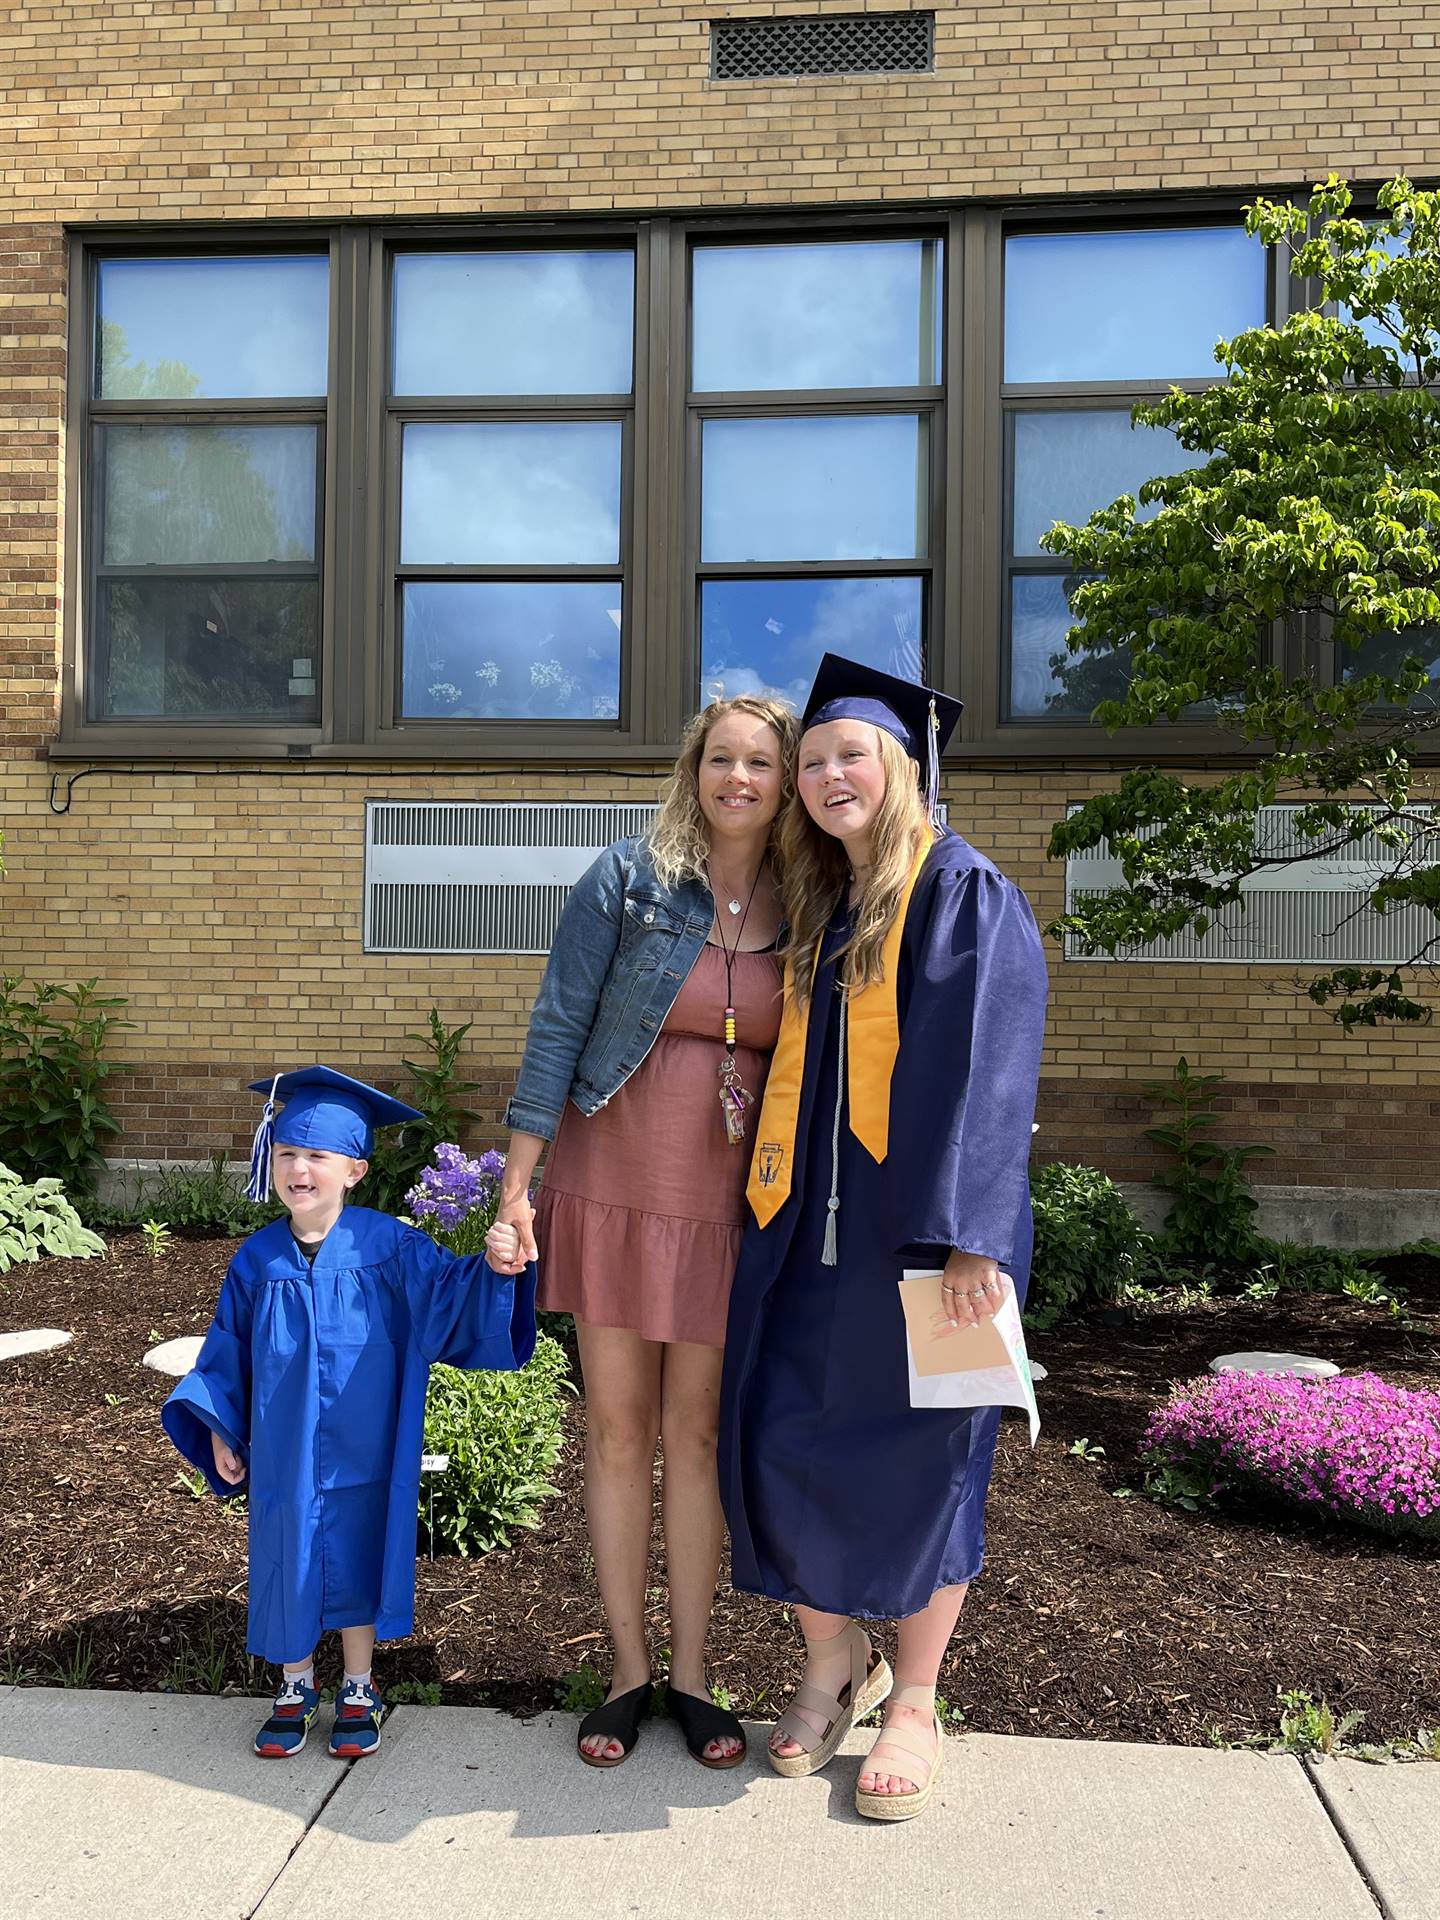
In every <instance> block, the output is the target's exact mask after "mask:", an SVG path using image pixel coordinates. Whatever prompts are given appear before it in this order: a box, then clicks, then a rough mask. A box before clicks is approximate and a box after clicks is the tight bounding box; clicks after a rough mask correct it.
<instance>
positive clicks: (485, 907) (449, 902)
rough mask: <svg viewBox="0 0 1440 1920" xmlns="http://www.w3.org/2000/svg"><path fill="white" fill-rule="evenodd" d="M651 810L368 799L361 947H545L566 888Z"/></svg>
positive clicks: (641, 826) (636, 829)
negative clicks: (363, 918)
mask: <svg viewBox="0 0 1440 1920" xmlns="http://www.w3.org/2000/svg"><path fill="white" fill-rule="evenodd" d="M654 816H655V808H654V807H653V806H650V805H643V806H642V805H637V806H626V805H614V806H607V805H602V804H598V803H595V802H580V801H556V802H553V803H547V802H535V803H533V804H532V803H524V804H514V805H509V804H505V805H491V804H489V803H486V802H471V801H429V800H403V801H397V800H368V801H366V803H365V951H366V952H367V953H548V952H549V951H550V943H551V941H552V940H553V939H554V937H555V927H556V924H557V922H558V921H559V918H560V910H561V908H562V907H563V906H564V905H565V899H566V895H567V894H568V893H569V891H570V889H571V887H572V886H574V884H575V882H576V881H577V880H578V879H579V878H580V876H581V874H582V873H584V871H585V869H586V868H587V867H588V866H589V865H590V863H591V861H592V860H593V859H594V858H595V856H596V854H597V853H599V852H600V851H601V849H602V848H604V847H608V846H609V845H610V842H611V841H612V840H620V839H623V838H625V836H626V835H628V834H633V833H643V832H644V830H645V828H646V827H648V826H649V824H650V822H651V820H652V819H653V818H654Z"/></svg>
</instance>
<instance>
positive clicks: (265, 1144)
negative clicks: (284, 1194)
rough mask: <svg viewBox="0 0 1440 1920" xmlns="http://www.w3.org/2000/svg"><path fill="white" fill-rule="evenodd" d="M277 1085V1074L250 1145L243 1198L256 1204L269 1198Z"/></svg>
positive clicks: (278, 1078)
mask: <svg viewBox="0 0 1440 1920" xmlns="http://www.w3.org/2000/svg"><path fill="white" fill-rule="evenodd" d="M279 1084H280V1076H279V1074H278V1073H277V1074H276V1076H275V1078H274V1079H273V1080H272V1081H271V1082H270V1093H269V1096H268V1097H267V1099H266V1101H265V1111H264V1112H263V1113H262V1114H261V1115H260V1124H259V1126H258V1127H256V1129H255V1138H254V1139H253V1140H252V1141H251V1143H250V1178H249V1179H248V1180H247V1181H246V1182H245V1197H246V1198H247V1199H248V1200H254V1201H256V1202H257V1203H263V1202H264V1201H266V1200H268V1199H269V1197H270V1149H271V1148H272V1147H273V1146H274V1144H275V1089H276V1087H278V1086H279Z"/></svg>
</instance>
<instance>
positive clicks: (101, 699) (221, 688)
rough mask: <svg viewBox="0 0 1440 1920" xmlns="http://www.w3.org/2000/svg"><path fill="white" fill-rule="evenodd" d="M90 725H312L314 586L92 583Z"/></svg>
mask: <svg viewBox="0 0 1440 1920" xmlns="http://www.w3.org/2000/svg"><path fill="white" fill-rule="evenodd" d="M96 625H97V628H98V633H97V639H98V642H99V648H98V662H99V673H98V675H97V678H98V682H99V684H98V687H97V690H96V694H95V711H94V717H95V718H97V719H102V720H123V719H142V718H154V719H178V718H182V717H190V718H195V717H207V716H208V717H213V718H216V719H222V720H270V721H283V722H287V723H290V724H294V725H305V726H310V725H313V724H314V723H315V722H316V721H317V720H318V718H319V700H318V698H317V692H318V681H317V675H318V672H319V667H320V587H319V583H318V581H315V580H255V579H239V580H217V579H213V578H211V579H203V580H197V579H193V578H191V579H187V580H173V579H172V580H166V579H163V578H161V579H147V580H102V581H101V582H100V583H99V587H98V590H97V595H96Z"/></svg>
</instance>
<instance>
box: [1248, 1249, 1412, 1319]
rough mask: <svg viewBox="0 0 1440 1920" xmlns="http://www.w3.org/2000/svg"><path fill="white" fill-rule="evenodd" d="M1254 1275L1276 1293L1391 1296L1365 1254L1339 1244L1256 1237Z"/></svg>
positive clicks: (1361, 1297)
mask: <svg viewBox="0 0 1440 1920" xmlns="http://www.w3.org/2000/svg"><path fill="white" fill-rule="evenodd" d="M1255 1254H1256V1267H1255V1278H1256V1280H1258V1281H1261V1282H1267V1283H1269V1284H1271V1285H1273V1287H1274V1289H1275V1291H1276V1292H1277V1293H1344V1294H1349V1295H1350V1296H1351V1298H1352V1299H1356V1300H1368V1301H1371V1302H1373V1303H1374V1304H1376V1305H1383V1304H1384V1303H1385V1302H1387V1301H1389V1300H1392V1299H1393V1298H1394V1297H1395V1296H1394V1295H1393V1294H1392V1293H1391V1292H1390V1291H1389V1290H1388V1289H1387V1288H1386V1286H1385V1284H1384V1282H1383V1280H1382V1279H1381V1277H1380V1275H1379V1274H1378V1273H1376V1272H1375V1270H1374V1268H1373V1267H1371V1266H1369V1265H1367V1263H1366V1258H1365V1255H1363V1254H1360V1253H1347V1252H1345V1251H1344V1250H1343V1249H1341V1248H1339V1247H1302V1246H1300V1245H1298V1244H1297V1243H1296V1242H1295V1241H1294V1240H1259V1241H1257V1242H1256V1245H1255Z"/></svg>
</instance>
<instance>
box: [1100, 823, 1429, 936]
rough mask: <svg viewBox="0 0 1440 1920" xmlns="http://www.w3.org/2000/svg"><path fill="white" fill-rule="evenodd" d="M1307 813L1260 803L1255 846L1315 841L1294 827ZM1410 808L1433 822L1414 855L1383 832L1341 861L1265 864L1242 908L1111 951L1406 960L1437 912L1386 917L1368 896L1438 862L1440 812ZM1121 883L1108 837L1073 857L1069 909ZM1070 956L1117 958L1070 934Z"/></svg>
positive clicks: (1410, 910)
mask: <svg viewBox="0 0 1440 1920" xmlns="http://www.w3.org/2000/svg"><path fill="white" fill-rule="evenodd" d="M1071 811H1072V812H1074V811H1075V809H1074V808H1072V809H1071ZM1299 811H1300V809H1299V807H1294V806H1287V807H1262V808H1261V810H1260V814H1259V817H1258V819H1257V820H1256V823H1255V844H1256V847H1257V850H1259V851H1260V852H1262V853H1264V854H1265V855H1267V856H1280V857H1283V856H1285V855H1287V854H1294V853H1301V852H1303V851H1304V850H1305V848H1306V846H1307V845H1311V844H1313V842H1307V841H1305V840H1303V839H1302V838H1301V836H1300V835H1299V834H1298V833H1297V832H1296V831H1295V825H1294V821H1295V815H1296V814H1297V813H1298V812H1299ZM1410 811H1411V813H1412V814H1413V815H1414V816H1415V818H1416V819H1417V820H1423V821H1425V822H1428V823H1429V824H1428V825H1423V826H1417V827H1416V828H1415V830H1414V833H1413V837H1412V840H1411V844H1410V848H1409V851H1408V852H1407V853H1403V854H1402V853H1401V852H1398V851H1397V850H1396V849H1395V848H1394V847H1388V846H1386V844H1385V843H1384V841H1382V840H1381V839H1380V838H1379V837H1378V836H1377V835H1375V834H1366V835H1365V836H1364V837H1363V838H1362V839H1360V840H1358V841H1356V842H1355V843H1354V845H1352V846H1350V847H1347V848H1346V849H1345V853H1344V856H1343V858H1340V859H1335V860H1310V861H1307V862H1306V863H1305V864H1304V865H1303V866H1298V867H1276V868H1270V869H1267V870H1266V871H1264V872H1262V873H1257V874H1253V875H1251V877H1250V878H1249V879H1248V880H1243V881H1242V882H1241V883H1240V884H1241V891H1242V893H1243V894H1244V896H1245V905H1244V908H1243V909H1241V908H1238V907H1232V908H1227V909H1226V911H1225V912H1224V913H1222V914H1220V915H1218V916H1217V918H1216V921H1215V924H1214V925H1213V926H1212V927H1211V928H1210V929H1209V931H1208V932H1206V933H1205V934H1204V935H1199V936H1197V935H1196V934H1194V933H1189V932H1187V933H1182V934H1179V935H1177V936H1176V938H1174V939H1173V940H1154V941H1150V942H1148V943H1147V944H1146V945H1144V946H1139V947H1125V948H1123V949H1122V950H1121V951H1120V952H1119V953H1118V954H1116V955H1114V956H1113V957H1114V958H1115V959H1116V960H1120V961H1127V960H1149V961H1169V960H1189V961H1198V962H1202V963H1205V962H1209V963H1215V962H1228V963H1230V964H1232V965H1237V966H1306V967H1308V966H1336V967H1340V966H1395V965H1399V964H1400V963H1401V962H1402V961H1405V960H1408V959H1409V958H1410V956H1411V955H1412V954H1414V953H1417V952H1418V951H1419V950H1420V948H1421V947H1422V946H1423V945H1424V944H1425V942H1426V941H1427V940H1429V939H1433V938H1434V935H1435V918H1434V915H1433V914H1431V913H1429V912H1428V911H1427V910H1426V909H1425V908H1424V907H1402V908H1398V909H1395V910H1392V911H1391V912H1389V913H1386V914H1383V915H1382V914H1377V913H1372V912H1370V910H1369V909H1368V908H1367V907H1365V906H1364V904H1363V903H1364V900H1365V896H1366V895H1367V894H1368V893H1369V891H1370V890H1371V888H1372V887H1373V886H1374V885H1375V883H1376V882H1377V881H1378V880H1380V879H1381V878H1382V877H1383V876H1384V875H1385V874H1387V873H1393V872H1394V871H1395V870H1396V868H1397V866H1399V865H1401V864H1402V863H1403V864H1405V865H1414V864H1415V863H1416V862H1417V861H1423V862H1424V863H1425V864H1430V863H1432V862H1433V861H1435V860H1436V859H1437V858H1440V821H1437V819H1436V813H1435V809H1434V808H1431V807H1413V808H1411V809H1410ZM1120 884H1121V874H1120V865H1119V862H1118V861H1117V860H1115V859H1113V858H1112V857H1111V854H1110V849H1109V847H1108V846H1106V845H1104V844H1103V843H1102V844H1101V846H1099V847H1097V848H1094V849H1093V850H1092V851H1090V852H1088V853H1079V854H1072V855H1071V857H1070V858H1069V859H1068V860H1067V861H1066V863H1065V907H1066V911H1067V912H1069V911H1071V910H1072V909H1073V908H1074V907H1075V906H1076V905H1078V904H1079V903H1080V901H1082V900H1086V899H1093V898H1094V897H1095V895H1096V894H1099V893H1107V892H1109V891H1110V890H1111V889H1112V888H1114V887H1116V886H1118V885H1120ZM1357 909H1358V911H1357ZM1065 957H1066V959H1067V960H1101V961H1108V960H1110V959H1111V957H1112V956H1111V955H1109V954H1106V953H1089V954H1087V953H1082V952H1081V951H1080V949H1079V946H1078V944H1077V943H1076V942H1075V941H1074V940H1073V939H1072V938H1067V940H1066V942H1065Z"/></svg>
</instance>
